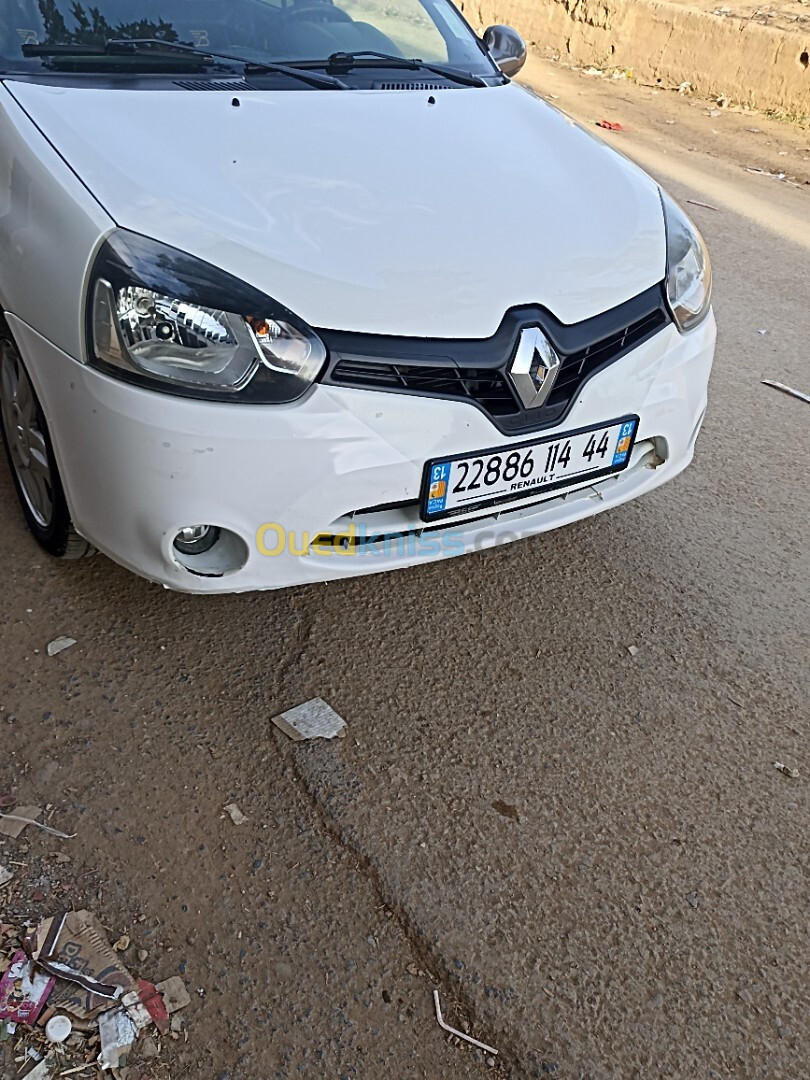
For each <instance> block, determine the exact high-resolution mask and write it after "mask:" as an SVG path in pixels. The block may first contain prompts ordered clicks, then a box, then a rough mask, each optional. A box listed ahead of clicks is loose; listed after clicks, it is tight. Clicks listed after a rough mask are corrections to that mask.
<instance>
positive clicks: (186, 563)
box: [169, 525, 250, 577]
mask: <svg viewBox="0 0 810 1080" xmlns="http://www.w3.org/2000/svg"><path fill="white" fill-rule="evenodd" d="M169 535H171V534H169ZM171 554H172V557H173V558H174V561H175V562H177V563H179V564H180V566H182V567H184V568H185V569H186V570H188V572H189V573H191V574H196V575H197V577H224V576H225V575H226V574H235V573H237V572H238V571H239V570H241V569H242V567H243V566H244V565H245V563H246V562H247V561H248V558H249V557H250V548H249V547H248V545H247V543H246V541H245V540H243V539H242V537H241V536H239V535H238V533H235V532H233V531H232V530H231V529H226V528H225V526H224V525H187V526H185V527H184V528H182V529H180V530H179V532H177V533H176V534H175V537H174V539H173V540H172V542H171Z"/></svg>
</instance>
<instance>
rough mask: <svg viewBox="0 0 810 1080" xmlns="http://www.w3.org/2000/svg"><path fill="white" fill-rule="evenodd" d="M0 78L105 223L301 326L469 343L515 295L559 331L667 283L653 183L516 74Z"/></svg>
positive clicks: (487, 331) (491, 326) (491, 328)
mask: <svg viewBox="0 0 810 1080" xmlns="http://www.w3.org/2000/svg"><path fill="white" fill-rule="evenodd" d="M6 86H7V88H8V89H9V90H10V92H11V93H12V94H13V95H14V97H15V98H16V99H17V101H18V102H19V103H20V104H21V106H22V107H23V108H24V109H25V110H26V112H27V113H28V115H29V116H30V118H31V119H32V120H33V122H34V123H35V124H36V125H37V126H38V127H39V128H40V130H41V131H42V132H43V134H44V135H45V136H46V137H47V139H48V140H49V141H50V142H51V143H52V144H53V145H54V147H55V148H56V149H57V150H58V152H59V153H60V154H61V155H62V157H63V158H64V159H65V160H66V162H67V163H68V165H69V166H70V167H71V168H72V169H73V170H74V172H76V174H77V175H78V176H79V177H80V179H81V180H82V181H83V182H84V183H85V184H86V185H87V187H88V188H89V189H90V191H91V192H92V193H93V194H94V196H95V197H96V198H97V199H98V201H99V202H100V203H101V204H102V206H103V207H104V208H105V209H106V211H107V212H108V213H109V215H110V217H111V218H112V219H113V220H114V221H115V222H116V223H117V224H118V225H120V226H121V227H123V228H126V229H132V230H134V231H135V232H139V233H143V234H146V235H148V236H151V237H154V238H156V239H158V240H161V241H163V242H164V243H167V244H171V245H173V246H175V247H178V248H181V249H183V250H184V251H187V252H190V253H192V254H194V255H197V256H198V257H200V258H202V259H205V260H207V261H209V262H211V263H214V264H216V265H218V266H220V267H222V268H223V269H225V270H227V271H228V272H229V273H231V274H235V275H237V276H238V277H241V278H243V279H245V280H247V281H249V282H250V283H251V284H253V285H255V286H256V287H258V288H260V289H263V290H264V291H265V292H267V293H269V294H271V295H272V296H274V297H275V298H276V299H277V300H279V301H281V302H282V303H283V304H285V305H286V306H287V307H288V308H291V309H292V310H293V311H295V312H297V313H298V314H299V315H301V316H302V317H303V318H304V319H306V320H307V321H308V322H309V323H310V324H312V325H313V326H320V327H329V328H333V329H344V330H355V331H364V332H371V333H383V334H407V335H416V336H437V337H467V338H481V337H488V336H489V335H491V334H492V333H494V332H495V330H496V329H497V327H498V325H499V323H500V322H501V320H502V318H503V315H504V313H505V312H506V311H507V309H509V308H511V307H514V306H516V305H523V304H541V305H543V306H544V307H546V308H548V309H549V310H550V311H551V312H553V314H554V315H556V316H557V318H558V319H560V320H561V321H563V322H566V323H574V322H578V321H579V320H581V319H584V318H587V317H589V316H592V315H595V314H598V313H599V312H601V311H604V310H606V309H608V308H611V307H614V306H616V305H617V304H620V303H622V302H623V301H625V300H628V299H629V298H631V297H633V296H635V295H637V294H638V293H640V292H642V291H643V290H644V289H646V288H649V287H650V286H651V285H654V284H655V283H657V282H658V281H660V280H661V279H662V278H663V277H664V273H665V233H664V221H663V214H662V210H661V203H660V199H659V195H658V191H657V188H656V186H655V184H654V183H653V182H652V181H651V180H650V179H649V177H647V176H646V175H645V174H644V173H642V172H641V171H640V170H639V169H637V168H636V167H635V166H634V165H632V164H631V163H630V162H629V161H627V160H626V159H625V158H623V157H621V156H620V155H618V154H616V153H614V152H613V151H612V150H611V149H610V148H609V147H608V146H607V145H606V144H604V143H603V142H602V141H601V140H600V139H598V138H596V137H595V136H593V135H590V134H589V133H587V132H586V131H584V130H582V129H581V128H579V127H578V126H577V125H576V124H575V123H574V122H573V121H571V120H570V119H569V118H568V117H566V116H564V115H563V114H562V113H560V112H559V111H558V110H556V109H554V108H553V107H551V106H549V105H548V104H546V103H545V102H543V101H541V100H540V99H538V98H537V97H535V96H534V95H532V94H530V93H529V92H527V91H525V90H523V89H522V88H520V87H518V86H516V85H506V86H502V87H492V88H488V89H469V88H459V89H447V90H439V91H435V92H433V94H432V96H430V95H429V93H428V91H423V90H413V89H411V90H400V91H385V90H372V91H351V92H332V91H329V92H326V91H308V90H302V91H273V92H263V91H245V92H244V93H240V94H239V95H238V97H234V94H233V92H232V91H229V92H225V91H220V92H210V91H209V92H207V93H200V92H193V91H181V90H133V91H130V90H123V89H87V88H83V87H82V88H73V87H64V86H60V87H55V86H46V85H43V84H40V83H25V82H9V83H7V84H6Z"/></svg>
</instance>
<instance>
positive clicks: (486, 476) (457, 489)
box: [420, 416, 639, 521]
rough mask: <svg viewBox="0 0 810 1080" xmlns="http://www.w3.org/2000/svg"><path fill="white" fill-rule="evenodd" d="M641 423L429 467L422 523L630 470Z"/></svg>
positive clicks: (619, 423) (611, 423)
mask: <svg viewBox="0 0 810 1080" xmlns="http://www.w3.org/2000/svg"><path fill="white" fill-rule="evenodd" d="M638 423H639V418H638V417H637V416H625V417H623V418H621V419H620V420H608V421H607V422H606V423H604V424H594V425H592V426H591V427H587V428H580V429H579V430H577V431H567V432H563V434H556V435H549V436H546V437H545V438H543V439H535V440H534V441H532V442H526V443H522V444H521V445H519V446H515V445H512V446H503V447H500V448H496V449H494V450H482V451H480V452H479V453H477V454H460V455H456V456H454V457H450V458H444V459H437V460H435V461H428V462H427V464H426V465H425V473H424V479H423V483H422V498H421V501H420V506H421V511H420V513H421V517H422V520H423V521H435V520H436V519H437V518H442V517H450V516H452V515H455V514H459V513H462V512H463V511H464V510H465V509H470V508H475V507H482V506H495V505H497V504H499V503H503V502H508V501H512V500H519V499H525V498H529V497H531V496H533V495H536V494H538V493H539V492H543V491H556V490H560V489H563V488H567V487H571V486H572V485H575V484H582V483H585V482H587V481H589V480H598V479H599V478H600V477H604V476H610V475H612V474H613V473H619V472H621V471H622V470H623V469H626V468H627V466H628V465H629V464H630V454H631V453H632V450H633V443H634V441H635V438H636V432H637V431H638Z"/></svg>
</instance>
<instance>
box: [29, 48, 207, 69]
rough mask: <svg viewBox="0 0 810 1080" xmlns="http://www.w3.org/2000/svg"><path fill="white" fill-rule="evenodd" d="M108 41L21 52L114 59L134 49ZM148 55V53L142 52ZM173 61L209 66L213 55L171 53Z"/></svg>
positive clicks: (43, 58) (56, 56)
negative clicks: (113, 46)
mask: <svg viewBox="0 0 810 1080" xmlns="http://www.w3.org/2000/svg"><path fill="white" fill-rule="evenodd" d="M110 44H111V43H110V42H107V43H105V44H103V45H78V44H74V43H72V42H71V43H70V44H68V43H66V42H57V43H55V44H52V45H28V44H26V45H23V46H22V54H23V56H24V57H26V59H30V58H31V57H40V58H41V59H42V60H50V59H54V60H59V59H64V60H106V59H114V58H115V57H117V56H123V55H126V54H128V53H130V52H134V50H126V51H125V50H123V49H115V48H110ZM144 55H149V54H146V53H145V54H144ZM151 56H152V57H153V58H155V59H158V60H161V59H163V60H165V59H166V57H161V56H159V54H157V53H155V52H152V53H151ZM171 58H172V60H173V61H180V62H183V63H184V64H186V65H189V64H190V65H193V66H194V67H197V68H199V67H210V66H211V65H212V64H214V63H215V61H214V58H213V56H211V55H210V53H204V52H200V53H196V54H194V55H187V54H185V50H184V51H183V55H181V56H177V55H175V54H172V56H171ZM217 67H224V65H223V64H217Z"/></svg>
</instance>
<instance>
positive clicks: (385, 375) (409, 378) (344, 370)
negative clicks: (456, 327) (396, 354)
mask: <svg viewBox="0 0 810 1080" xmlns="http://www.w3.org/2000/svg"><path fill="white" fill-rule="evenodd" d="M332 381H333V382H337V383H341V384H342V385H343V386H360V387H371V386H373V387H376V388H379V389H382V390H404V391H405V392H406V393H409V394H430V395H432V396H434V397H444V398H461V399H462V400H464V399H468V400H472V401H474V402H475V403H476V404H478V405H480V406H481V408H483V409H485V410H486V411H487V412H488V413H491V414H492V415H493V416H506V415H508V414H510V413H513V412H515V411H516V409H515V398H514V396H513V394H512V391H511V389H510V388H509V384H508V383H507V381H506V378H505V377H504V376H503V375H502V374H501V372H500V371H487V370H486V368H464V369H462V368H455V367H420V366H418V365H415V364H369V363H366V362H365V361H362V360H341V361H340V362H339V363H338V364H337V365H336V366H335V369H334V371H333V372H332Z"/></svg>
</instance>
